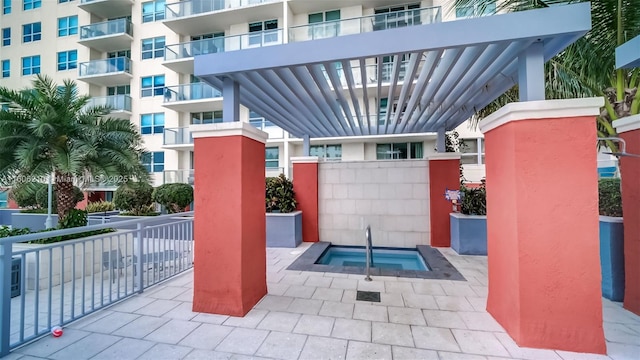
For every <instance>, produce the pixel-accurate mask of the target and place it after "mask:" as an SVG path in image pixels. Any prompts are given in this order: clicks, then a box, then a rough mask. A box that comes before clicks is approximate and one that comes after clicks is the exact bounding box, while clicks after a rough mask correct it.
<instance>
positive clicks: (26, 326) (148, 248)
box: [0, 212, 194, 357]
mask: <svg viewBox="0 0 640 360" xmlns="http://www.w3.org/2000/svg"><path fill="white" fill-rule="evenodd" d="M94 220H95V219H94ZM112 228H115V229H117V230H116V231H115V232H109V233H103V234H99V235H94V236H89V237H84V238H79V239H75V240H67V241H61V242H57V243H52V244H45V245H37V244H33V243H28V242H34V241H38V240H42V239H46V238H51V237H57V236H63V235H71V234H78V233H84V232H87V231H96V230H105V229H112ZM193 240H194V238H193V212H187V213H182V214H172V215H163V216H155V217H149V218H146V219H139V218H138V219H135V220H125V221H117V222H115V221H114V220H113V218H112V221H110V222H109V223H105V224H100V225H91V226H86V227H81V228H73V229H64V230H55V231H49V232H40V233H34V234H27V235H20V236H13V237H7V238H3V239H0V280H1V281H0V284H2V293H1V294H0V357H1V356H4V355H7V354H8V353H9V351H10V350H11V349H14V348H16V347H18V346H20V345H22V344H25V343H26V342H29V341H31V340H34V339H36V338H38V337H41V336H43V335H46V334H49V333H50V331H51V328H52V327H53V326H57V325H59V326H64V325H65V324H68V323H70V322H72V321H75V320H77V319H78V318H81V317H83V316H85V315H88V314H91V313H93V312H95V311H97V310H99V309H102V308H104V307H106V306H108V305H110V304H113V303H115V302H117V301H120V300H122V299H125V298H127V297H130V296H132V295H134V294H136V293H141V292H142V291H143V290H144V289H146V288H148V287H150V286H152V285H154V284H157V283H159V282H161V281H164V280H166V279H168V278H170V277H172V276H175V275H177V274H179V273H182V272H184V271H186V270H188V269H190V268H192V267H193V248H194V242H193ZM12 290H13V291H12Z"/></svg>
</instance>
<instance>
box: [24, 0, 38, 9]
mask: <svg viewBox="0 0 640 360" xmlns="http://www.w3.org/2000/svg"><path fill="white" fill-rule="evenodd" d="M41 7H42V0H22V11H29V10H35V9H39V8H41Z"/></svg>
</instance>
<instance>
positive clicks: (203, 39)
mask: <svg viewBox="0 0 640 360" xmlns="http://www.w3.org/2000/svg"><path fill="white" fill-rule="evenodd" d="M190 47H191V54H189V51H186V52H185V53H184V54H183V55H184V56H185V57H189V56H197V55H202V54H213V53H219V52H224V32H219V33H212V34H202V35H196V36H192V37H191V44H190Z"/></svg>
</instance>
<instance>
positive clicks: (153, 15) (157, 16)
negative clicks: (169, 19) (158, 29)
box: [141, 0, 166, 24]
mask: <svg viewBox="0 0 640 360" xmlns="http://www.w3.org/2000/svg"><path fill="white" fill-rule="evenodd" d="M145 4H151V5H152V7H153V12H150V13H145ZM160 4H161V6H160V8H161V9H162V10H158V5H160ZM165 5H166V1H165V0H154V1H145V2H143V3H142V5H141V8H142V9H141V12H142V15H141V18H142V23H143V24H144V23H148V22H155V21H162V20H164V19H165V17H166V14H165V11H166V10H165ZM145 17H146V20H145Z"/></svg>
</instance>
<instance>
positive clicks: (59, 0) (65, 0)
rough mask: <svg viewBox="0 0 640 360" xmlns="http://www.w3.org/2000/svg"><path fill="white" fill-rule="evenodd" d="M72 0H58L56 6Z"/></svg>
mask: <svg viewBox="0 0 640 360" xmlns="http://www.w3.org/2000/svg"><path fill="white" fill-rule="evenodd" d="M72 1H74V0H58V4H63V3H68V2H72Z"/></svg>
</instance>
